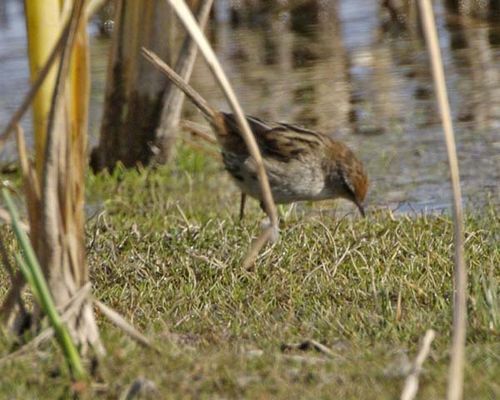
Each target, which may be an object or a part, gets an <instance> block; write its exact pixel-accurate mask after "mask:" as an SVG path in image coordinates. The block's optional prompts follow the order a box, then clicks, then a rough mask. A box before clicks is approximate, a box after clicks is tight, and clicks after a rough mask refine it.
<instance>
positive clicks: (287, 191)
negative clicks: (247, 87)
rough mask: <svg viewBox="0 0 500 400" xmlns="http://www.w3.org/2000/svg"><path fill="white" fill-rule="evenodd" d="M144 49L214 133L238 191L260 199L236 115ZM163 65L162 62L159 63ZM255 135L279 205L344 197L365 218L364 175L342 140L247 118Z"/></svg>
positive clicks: (302, 129) (365, 186) (147, 55)
mask: <svg viewBox="0 0 500 400" xmlns="http://www.w3.org/2000/svg"><path fill="white" fill-rule="evenodd" d="M145 53H146V57H147V58H149V59H150V60H152V61H153V63H154V64H155V65H156V66H157V67H158V68H159V69H160V70H161V71H162V72H163V73H164V74H165V75H166V76H167V77H168V78H169V79H170V80H171V81H172V82H173V83H174V84H175V85H176V86H177V87H178V88H179V89H181V90H182V91H183V92H184V93H185V94H186V96H187V97H188V98H189V99H190V100H191V101H192V102H193V104H194V105H195V106H196V107H197V108H199V109H200V111H201V112H202V113H203V115H204V116H205V118H206V119H207V120H208V122H209V123H210V124H211V125H212V128H213V129H214V131H215V134H216V136H217V140H218V142H219V144H220V146H221V151H222V158H223V162H224V166H225V168H226V170H227V171H228V172H229V174H230V175H231V177H232V178H233V180H234V181H235V183H236V184H237V185H238V187H239V188H240V189H241V191H242V193H244V194H246V195H249V196H251V197H254V198H256V199H258V200H261V204H262V196H261V190H260V186H259V182H258V179H257V165H256V163H255V160H254V159H253V158H252V157H251V156H250V154H249V152H248V149H247V146H246V145H245V142H244V140H243V138H242V135H241V132H240V129H239V127H238V124H237V122H236V119H235V116H234V115H233V114H230V113H224V112H220V111H217V110H214V109H212V108H211V107H210V106H209V105H208V103H207V101H206V100H205V99H203V97H201V95H200V94H199V93H198V92H196V91H195V90H194V89H193V88H192V87H191V86H189V85H188V84H187V83H186V82H185V81H184V80H183V79H182V78H181V77H180V76H179V75H177V74H176V73H175V71H173V70H172V69H171V68H170V67H169V66H167V65H166V64H163V63H161V62H159V61H158V60H157V59H156V57H154V56H151V55H150V54H148V53H147V52H145ZM160 63H161V64H160ZM246 119H247V122H248V124H249V126H250V128H251V130H252V132H253V134H254V136H255V139H256V141H257V144H258V147H259V149H260V152H261V154H262V159H263V162H264V166H265V169H266V172H267V176H268V179H269V184H270V187H271V192H272V195H273V199H274V201H275V202H276V203H277V204H284V203H293V202H296V201H302V200H309V201H316V200H324V199H336V198H344V199H347V200H349V201H351V202H353V203H354V204H355V205H356V206H357V207H358V209H359V211H360V212H361V214H362V215H363V216H364V214H365V212H364V207H363V202H364V200H365V197H366V192H367V190H368V178H367V175H366V173H365V171H364V168H363V164H362V163H361V162H360V161H359V160H358V159H357V158H356V156H355V155H354V153H353V152H352V151H351V150H350V149H349V147H347V146H346V145H345V144H344V143H342V142H339V141H337V140H333V139H332V138H330V137H329V136H327V135H325V134H323V133H320V132H315V131H312V130H309V129H304V128H302V127H298V126H294V125H291V124H287V123H276V122H272V123H271V122H265V121H262V120H260V119H258V118H255V117H250V116H247V117H246Z"/></svg>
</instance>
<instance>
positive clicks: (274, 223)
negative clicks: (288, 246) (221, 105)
mask: <svg viewBox="0 0 500 400" xmlns="http://www.w3.org/2000/svg"><path fill="white" fill-rule="evenodd" d="M167 1H168V3H169V4H170V5H171V6H172V8H173V9H174V10H175V12H176V14H177V16H178V17H179V19H180V20H181V21H182V23H183V24H184V27H185V28H186V30H187V31H188V32H189V33H190V34H191V36H192V37H193V39H194V40H195V42H196V43H197V44H198V46H199V48H200V51H201V53H202V54H203V56H204V58H205V61H206V62H207V65H208V67H209V68H210V70H211V71H212V73H213V74H214V76H215V78H216V80H217V82H218V83H219V86H220V88H221V89H222V91H223V93H224V95H225V96H226V98H227V101H228V103H229V105H230V106H231V109H232V110H233V112H234V114H235V116H236V121H237V123H238V127H239V129H240V131H241V132H242V136H243V139H244V141H245V144H246V146H247V148H248V151H249V153H250V155H251V156H252V158H253V159H254V160H255V163H256V165H257V174H258V179H259V184H260V189H261V193H262V201H263V204H264V208H265V210H266V213H267V214H268V216H269V220H270V226H269V227H267V228H266V229H264V231H263V232H262V233H261V235H260V237H259V238H257V240H256V241H254V243H253V244H252V246H251V249H250V251H249V253H248V255H247V257H246V259H245V261H244V265H245V266H246V267H248V266H250V265H251V264H253V262H254V260H255V257H256V256H257V254H258V253H259V251H260V249H261V248H262V247H263V246H264V244H265V243H267V242H268V241H269V240H270V239H272V238H273V237H275V236H276V235H277V234H278V213H277V210H276V205H275V204H274V200H273V195H272V192H271V187H270V185H269V180H268V179H267V174H266V170H265V167H264V163H263V161H262V156H261V154H260V150H259V147H258V146H257V142H256V140H255V137H254V136H253V133H252V130H251V129H250V127H249V126H248V122H247V120H246V118H245V115H244V113H243V110H242V108H241V106H240V104H239V102H238V99H237V98H236V95H235V94H234V91H233V89H232V87H231V84H230V83H229V80H228V79H227V77H226V75H225V73H224V71H223V69H222V66H221V65H220V63H219V60H218V59H217V56H216V55H215V53H214V51H213V50H212V47H211V46H210V44H209V43H208V41H207V39H206V38H205V36H204V35H203V32H202V31H201V30H200V28H199V27H198V25H197V24H196V21H195V19H194V17H193V15H192V14H191V12H190V11H189V8H188V7H187V5H186V3H185V2H184V1H183V0H167Z"/></svg>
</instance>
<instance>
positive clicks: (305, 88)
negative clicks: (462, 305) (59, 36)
mask: <svg viewBox="0 0 500 400" xmlns="http://www.w3.org/2000/svg"><path fill="white" fill-rule="evenodd" d="M434 5H435V12H436V18H437V24H438V30H439V36H440V41H441V49H442V52H443V58H444V64H445V72H446V78H447V83H448V90H449V96H450V102H451V106H452V112H453V119H454V126H455V131H456V135H457V138H456V139H457V146H458V155H459V161H460V169H461V177H462V184H463V191H464V196H465V202H466V206H467V207H468V208H470V209H476V208H480V207H482V206H483V205H484V204H485V203H486V202H493V203H494V204H496V205H500V183H499V182H500V1H496V0H489V1H479V0H469V1H464V0H462V1H453V0H440V1H439V0H438V1H435V2H434ZM111 8H112V7H111V6H107V7H105V8H104V9H103V10H102V11H101V12H100V14H99V15H98V16H96V17H95V18H94V20H93V23H92V24H91V27H90V28H89V29H90V37H91V53H92V54H91V68H92V71H91V73H92V94H91V114H90V136H91V137H90V147H92V145H93V144H95V143H96V142H97V140H98V136H99V129H100V123H101V116H102V109H103V100H104V90H105V80H106V73H107V63H108V58H109V56H108V54H109V47H110V41H111V40H110V33H111V31H112V29H113V21H112V15H113V13H112V10H111ZM417 17H418V15H417V10H416V6H415V1H412V0H399V1H397V0H392V1H387V0H381V1H376V0H306V1H300V0H279V1H263V0H240V1H236V0H215V6H214V11H213V15H212V19H211V21H210V23H209V27H208V29H207V35H208V36H209V39H210V41H211V43H212V45H213V47H214V49H215V51H216V54H217V55H218V56H219V59H220V61H221V63H222V65H223V66H224V68H225V71H226V73H227V74H228V76H229V78H230V80H231V82H232V84H233V86H234V88H235V91H236V93H237V95H238V96H239V99H240V102H241V104H242V106H243V108H244V110H245V112H246V113H248V114H251V115H256V116H259V117H261V118H264V119H273V120H278V121H287V122H293V123H297V124H301V125H304V126H306V127H308V128H309V129H316V130H320V131H323V132H326V133H329V134H331V135H332V136H333V137H334V138H337V139H340V140H342V141H345V142H346V143H348V144H349V145H350V146H351V147H352V148H353V149H354V150H355V151H356V153H357V154H359V156H360V158H361V159H362V160H363V161H364V163H365V165H366V167H367V170H368V173H369V176H370V180H371V182H372V187H371V189H370V193H369V199H368V202H369V204H370V205H371V206H389V207H391V208H393V209H397V210H398V211H402V212H404V211H410V210H416V211H440V210H442V209H444V208H445V207H447V206H448V205H449V203H450V202H449V199H450V196H451V192H450V184H449V179H448V165H447V157H446V149H445V146H444V142H443V138H442V132H441V126H440V121H439V116H438V112H437V106H436V103H435V100H434V91H433V86H432V76H431V73H430V69H429V63H428V57H427V53H426V49H425V47H424V43H423V40H422V35H421V32H420V26H419V23H418V18H417ZM166 23H167V21H166ZM166 29H167V27H166ZM181 33H182V32H180V30H179V34H178V36H179V41H180V40H181V39H182V35H181ZM26 49H27V43H26V28H25V16H24V7H23V1H22V0H1V2H0V122H1V124H2V126H3V125H4V124H5V123H6V122H7V120H8V118H9V116H10V115H11V114H12V112H13V111H14V110H15V107H16V106H17V105H18V104H19V103H20V101H21V99H22V96H23V94H24V93H25V92H26V90H27V88H28V85H29V69H28V61H27V50H26ZM191 83H192V85H193V86H194V87H195V88H196V89H197V90H199V91H200V92H201V93H202V94H203V95H204V96H205V97H206V98H207V99H208V100H209V102H210V103H211V104H212V105H214V106H216V107H218V108H221V109H223V110H226V109H227V105H226V104H225V101H224V100H223V96H222V94H221V93H220V91H219V90H218V88H217V86H216V85H215V83H214V80H213V78H212V76H211V75H210V74H209V72H208V70H207V68H206V67H205V65H204V64H203V61H202V60H201V58H199V59H198V61H197V63H196V67H195V72H194V75H193V78H192V80H191ZM185 114H186V116H187V117H189V118H190V119H195V120H199V121H202V119H201V117H200V116H199V115H198V113H197V112H196V111H195V110H194V109H193V108H192V107H191V106H189V105H188V106H187V107H186V113H185ZM30 124H31V122H30V118H25V121H24V123H23V126H24V127H25V129H26V130H27V132H28V134H29V133H30V130H31V125H30ZM90 147H89V148H90ZM15 157H16V152H15V149H14V148H13V146H12V145H10V146H9V145H8V146H6V147H5V148H4V150H3V151H2V153H1V155H0V161H1V162H2V163H3V164H6V163H8V162H9V161H11V160H12V159H13V158H15Z"/></svg>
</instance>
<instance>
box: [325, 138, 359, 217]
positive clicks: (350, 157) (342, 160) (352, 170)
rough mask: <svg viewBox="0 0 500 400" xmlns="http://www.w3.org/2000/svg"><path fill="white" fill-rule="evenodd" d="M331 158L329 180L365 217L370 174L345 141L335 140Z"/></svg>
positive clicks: (337, 191)
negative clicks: (368, 174)
mask: <svg viewBox="0 0 500 400" xmlns="http://www.w3.org/2000/svg"><path fill="white" fill-rule="evenodd" d="M330 152H331V153H332V154H330V157H329V159H330V160H331V163H330V164H331V165H330V168H328V169H329V176H330V178H329V181H330V184H331V185H332V186H334V187H335V189H336V190H335V191H336V194H337V196H338V197H342V198H344V199H346V200H349V201H352V202H353V203H354V204H356V206H357V207H358V209H359V212H360V213H361V215H362V216H363V217H364V216H365V209H364V201H365V198H366V193H367V192H368V176H367V175H366V172H365V170H364V168H363V164H362V163H361V161H359V160H358V159H357V158H356V156H355V155H354V153H353V152H352V151H351V150H350V149H349V148H348V147H347V146H345V145H344V144H343V143H339V142H334V144H333V146H332V148H331V150H330Z"/></svg>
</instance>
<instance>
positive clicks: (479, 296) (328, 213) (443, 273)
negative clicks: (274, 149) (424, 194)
mask: <svg viewBox="0 0 500 400" xmlns="http://www.w3.org/2000/svg"><path fill="white" fill-rule="evenodd" d="M178 160H179V161H178V163H177V166H176V167H175V168H168V167H163V168H159V169H157V170H155V171H142V172H138V171H124V170H117V171H116V172H115V173H114V174H113V176H111V177H110V176H89V178H88V213H89V221H88V223H87V240H88V242H87V243H88V262H89V265H90V267H91V277H92V281H93V285H94V290H93V291H94V294H95V296H96V297H97V298H99V299H100V300H102V301H103V302H104V303H106V304H108V305H109V306H111V307H113V308H115V309H116V310H117V311H119V312H120V313H122V314H123V315H124V316H125V317H126V318H127V319H128V320H130V321H132V322H133V323H134V324H135V325H136V326H137V327H139V328H140V329H141V330H143V331H144V332H145V333H146V335H147V336H148V337H150V338H151V339H152V340H153V342H154V343H155V344H156V345H157V346H158V347H159V348H160V350H161V354H160V355H158V354H156V353H154V352H153V351H152V350H148V349H144V348H142V347H140V346H139V345H137V344H136V343H134V342H132V341H131V340H130V339H129V338H127V337H126V336H124V334H123V333H121V332H119V331H118V330H117V329H116V328H114V327H113V326H111V325H110V324H109V323H108V322H106V321H105V320H104V318H103V317H99V321H100V327H101V330H102V335H103V339H104V343H105V346H106V348H107V350H108V353H109V354H108V356H107V357H106V358H105V359H104V360H103V361H102V365H101V368H99V370H98V372H97V377H96V378H95V380H94V381H93V383H92V384H91V385H90V386H89V387H88V388H87V390H86V391H85V392H84V393H83V394H82V397H83V398H95V397H99V398H109V399H113V398H117V397H119V396H120V395H121V394H123V393H124V392H125V391H126V389H127V387H129V385H130V384H131V383H132V382H133V381H134V380H135V379H136V378H138V377H143V378H146V379H148V380H151V381H152V382H154V384H155V386H156V387H157V389H158V391H159V392H160V393H161V394H162V396H163V397H165V398H258V399H266V398H273V399H275V398H276V399H280V398H281V399H283V398H287V399H288V398H311V399H313V398H314V399H316V398H339V399H340V398H342V399H361V398H362V399H388V398H398V396H399V394H400V393H401V390H402V385H403V382H404V377H405V373H406V371H407V368H408V365H409V362H411V360H413V358H414V356H415V355H416V352H417V350H418V347H419V341H420V338H421V337H422V336H423V335H424V333H425V331H426V329H428V328H433V329H435V330H436V331H437V338H436V340H435V341H434V343H433V345H432V350H431V353H430V358H429V359H428V360H427V361H426V363H425V364H424V372H423V376H422V378H421V387H420V391H419V396H420V397H419V398H422V399H438V398H443V397H444V394H445V390H446V379H447V368H448V362H449V357H448V348H449V343H450V340H451V337H450V327H451V322H452V321H451V315H452V312H451V302H452V268H453V265H452V261H451V260H452V253H453V249H452V226H451V222H450V218H449V216H447V215H436V214H434V215H425V214H422V215H420V214H418V215H417V214H416V215H411V216H404V215H396V216H394V215H392V214H391V213H390V212H389V211H387V210H380V211H372V212H370V214H369V217H368V218H366V219H364V220H362V219H358V218H357V217H356V218H351V217H346V218H345V217H343V216H344V215H345V212H343V211H342V210H339V209H338V210H335V209H334V207H335V205H334V203H331V202H326V203H322V204H316V205H314V206H311V205H305V206H303V207H300V208H299V209H298V210H297V211H294V212H292V213H291V215H290V216H288V217H287V218H286V220H285V221H284V222H283V223H282V232H281V239H280V240H279V241H278V242H277V243H276V244H273V245H271V246H268V247H267V248H266V249H265V251H264V253H263V254H262V255H261V256H260V257H259V258H258V260H257V263H256V265H255V266H254V268H253V269H252V270H248V271H247V270H243V269H242V268H241V263H242V261H243V259H244V256H245V252H246V250H247V249H248V244H249V241H250V239H251V238H253V237H255V236H256V234H257V233H258V232H259V229H260V228H259V225H260V220H261V219H262V218H263V214H262V212H261V211H260V210H259V208H258V206H257V205H256V204H254V202H252V204H251V207H249V210H248V213H247V216H246V218H245V220H244V221H243V223H239V222H238V220H237V214H238V199H239V197H238V194H237V192H236V191H235V190H234V189H233V187H232V186H231V184H230V183H229V182H228V178H227V177H226V176H225V174H224V173H223V172H222V171H221V170H220V167H219V165H217V164H216V163H215V162H213V161H211V160H206V159H205V158H204V157H202V156H200V155H197V154H195V153H191V152H189V151H187V150H185V149H182V148H181V149H180V150H179V157H178ZM498 221H499V213H498V210H496V209H495V208H494V207H493V206H491V207H487V208H485V209H482V210H480V211H477V212H469V213H468V215H467V220H466V252H467V259H468V266H469V269H470V272H469V277H470V281H469V286H470V292H469V293H470V295H469V299H468V308H469V330H468V341H467V353H466V355H467V366H466V371H465V398H474V399H475V398H478V399H495V398H498V397H500V385H499V384H498V381H497V379H496V377H498V376H500V341H499V332H500V315H499V306H500V305H499V286H498V283H499V277H500V272H499V269H498V265H499V264H500V250H499V248H498V242H499V227H500V226H499V222H498ZM3 229H5V228H3ZM9 237H10V238H12V235H10V236H9ZM9 246H10V247H12V246H13V244H12V243H11V244H9ZM1 273H2V274H3V271H2V272H1ZM1 279H2V281H6V277H5V275H2V276H1ZM2 287H3V289H2V293H4V292H5V285H3V286H2ZM306 339H315V340H317V341H319V342H321V343H323V344H325V345H327V346H328V347H330V348H331V349H332V350H333V352H334V356H333V357H328V356H326V355H324V354H322V353H318V352H315V351H314V350H304V351H301V350H288V351H284V350H283V345H284V344H293V343H299V342H302V341H304V340H306ZM10 345H11V343H10V339H9V338H8V337H6V336H3V337H2V339H1V341H0V351H1V354H6V353H7V352H8V351H9V348H10ZM1 368H2V377H1V378H0V397H1V398H40V399H44V398H47V399H48V398H51V399H53V398H66V397H68V396H70V395H71V394H72V390H74V388H71V387H70V386H69V385H68V376H67V372H66V371H65V369H64V362H63V359H62V355H61V354H60V353H59V352H58V351H57V348H56V346H55V344H54V343H51V344H48V345H45V346H42V347H41V348H40V349H39V351H38V352H34V353H30V354H29V355H25V356H22V357H19V358H17V359H15V360H14V361H11V362H9V363H8V364H4V365H1ZM12 382H16V385H13V384H12ZM160 397H161V396H160ZM152 398H157V397H155V395H152Z"/></svg>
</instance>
